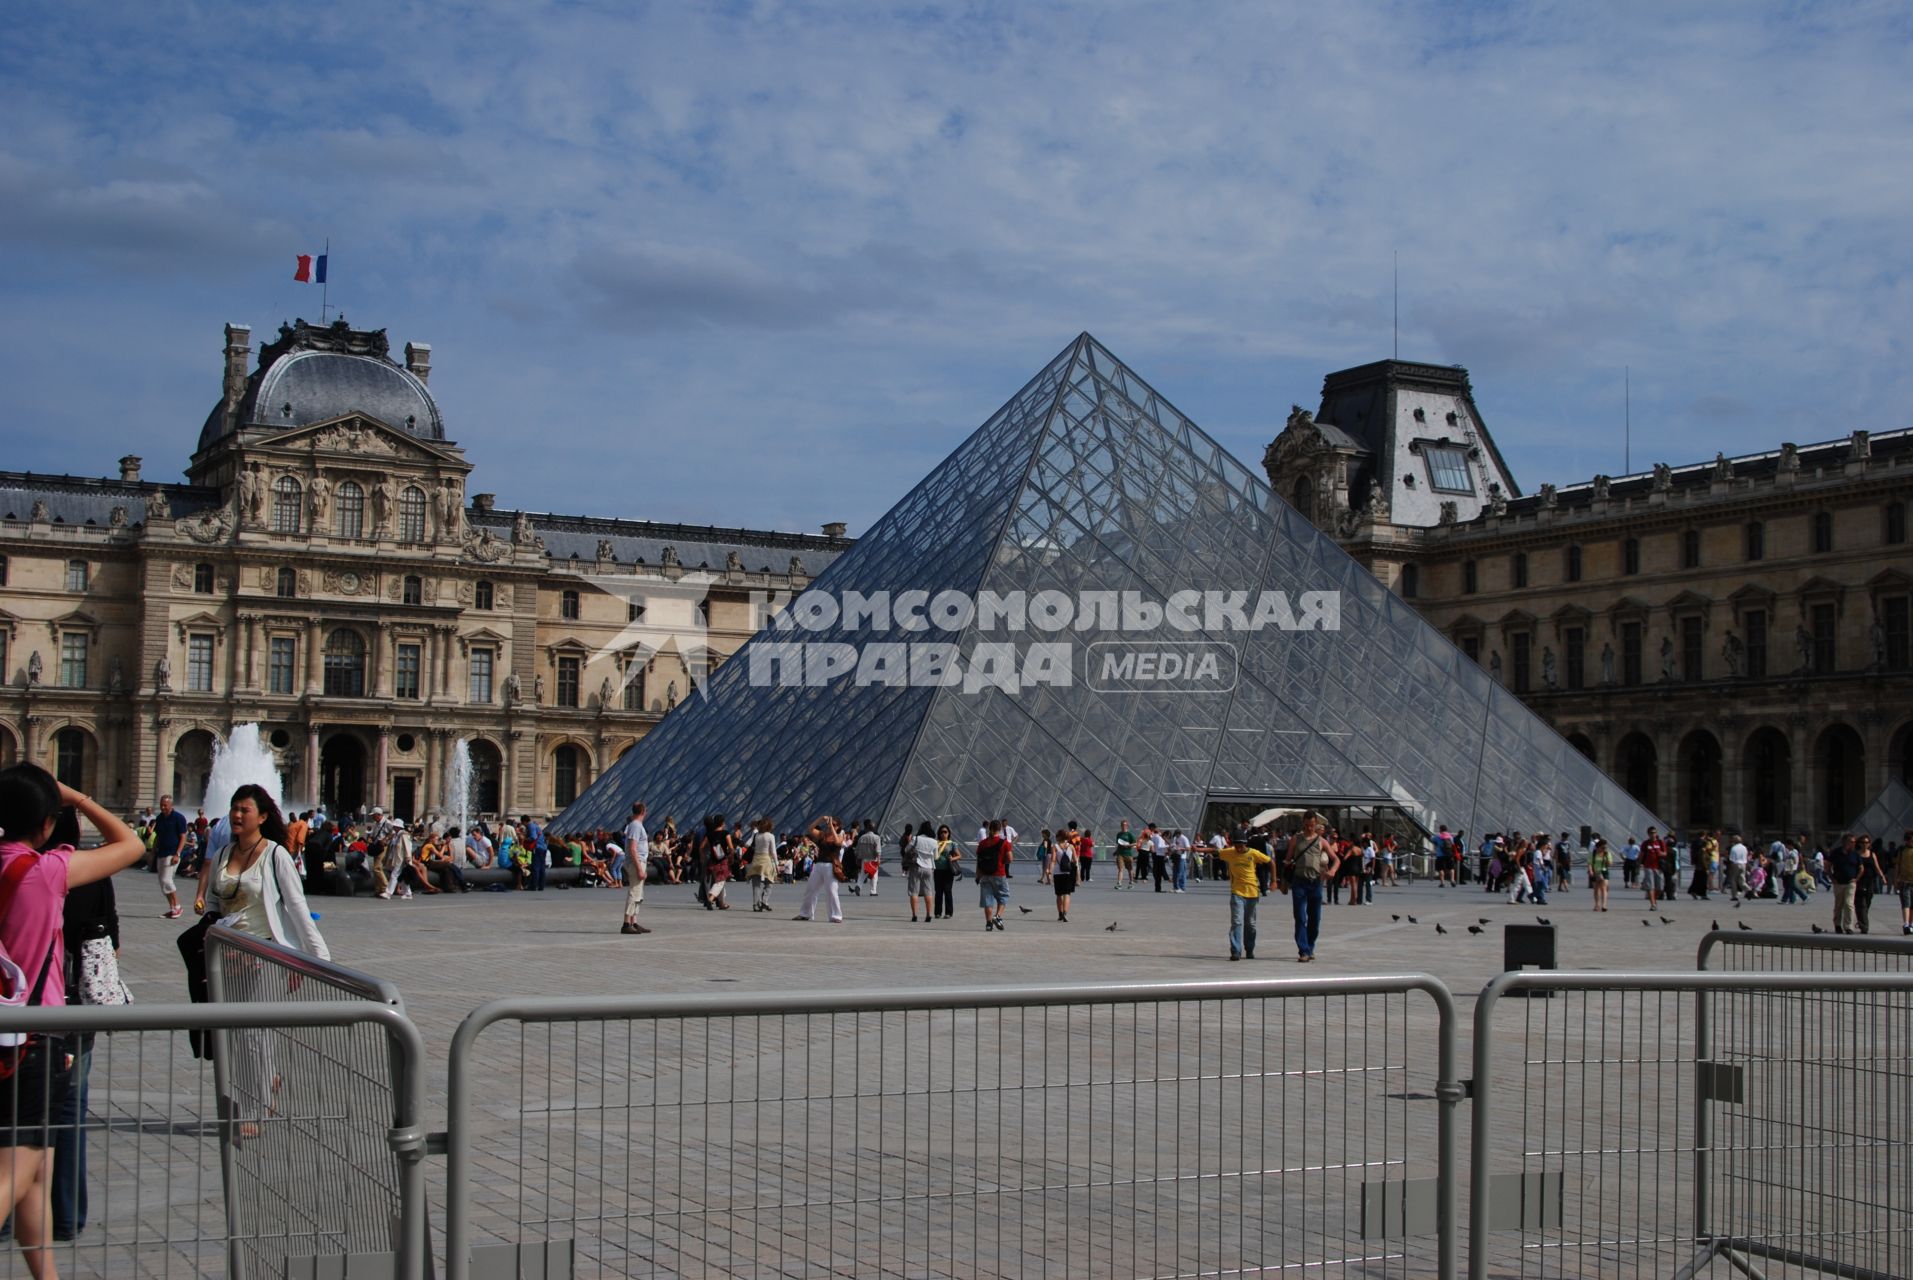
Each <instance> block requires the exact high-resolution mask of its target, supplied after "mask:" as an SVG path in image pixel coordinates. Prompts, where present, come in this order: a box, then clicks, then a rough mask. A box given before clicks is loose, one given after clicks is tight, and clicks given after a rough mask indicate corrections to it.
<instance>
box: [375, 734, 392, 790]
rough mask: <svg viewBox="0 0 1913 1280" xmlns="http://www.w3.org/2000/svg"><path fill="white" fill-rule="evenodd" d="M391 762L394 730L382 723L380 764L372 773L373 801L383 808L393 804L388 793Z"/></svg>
mask: <svg viewBox="0 0 1913 1280" xmlns="http://www.w3.org/2000/svg"><path fill="white" fill-rule="evenodd" d="M391 763H392V730H391V729H390V728H388V727H386V726H385V725H380V726H379V755H378V764H377V765H375V766H374V769H375V772H374V773H373V775H372V803H373V804H374V805H376V806H378V807H379V808H381V809H384V808H386V807H387V806H388V805H390V804H391V799H390V797H389V796H388V795H387V794H386V789H387V779H386V770H387V769H389V768H390V767H391Z"/></svg>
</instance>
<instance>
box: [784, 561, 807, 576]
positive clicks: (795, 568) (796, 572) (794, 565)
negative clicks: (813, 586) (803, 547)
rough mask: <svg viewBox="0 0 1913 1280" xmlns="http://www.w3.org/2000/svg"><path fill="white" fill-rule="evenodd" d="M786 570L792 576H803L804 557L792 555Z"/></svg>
mask: <svg viewBox="0 0 1913 1280" xmlns="http://www.w3.org/2000/svg"><path fill="white" fill-rule="evenodd" d="M787 572H788V573H789V574H790V576H791V577H793V578H801V577H803V576H804V558H803V557H802V556H792V557H791V558H790V568H789V570H788V571H787Z"/></svg>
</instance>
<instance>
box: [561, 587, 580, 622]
mask: <svg viewBox="0 0 1913 1280" xmlns="http://www.w3.org/2000/svg"><path fill="white" fill-rule="evenodd" d="M558 616H559V617H561V618H563V619H565V620H566V621H568V622H569V621H576V620H577V617H578V593H577V592H576V591H563V592H560V593H559V595H558Z"/></svg>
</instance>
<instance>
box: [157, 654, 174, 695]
mask: <svg viewBox="0 0 1913 1280" xmlns="http://www.w3.org/2000/svg"><path fill="white" fill-rule="evenodd" d="M153 687H154V688H155V689H157V690H159V692H161V693H171V692H172V691H173V661H172V659H171V658H168V657H167V656H166V655H165V654H163V653H162V654H160V655H159V661H158V662H156V663H154V664H153Z"/></svg>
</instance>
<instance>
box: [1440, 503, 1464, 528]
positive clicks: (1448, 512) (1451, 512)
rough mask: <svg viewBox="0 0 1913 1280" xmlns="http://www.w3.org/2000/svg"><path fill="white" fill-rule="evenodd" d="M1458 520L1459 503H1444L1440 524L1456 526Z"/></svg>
mask: <svg viewBox="0 0 1913 1280" xmlns="http://www.w3.org/2000/svg"><path fill="white" fill-rule="evenodd" d="M1458 519H1460V512H1459V504H1458V503H1454V502H1444V503H1442V504H1441V517H1440V520H1439V523H1441V524H1454V523H1455V521H1456V520H1458Z"/></svg>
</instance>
